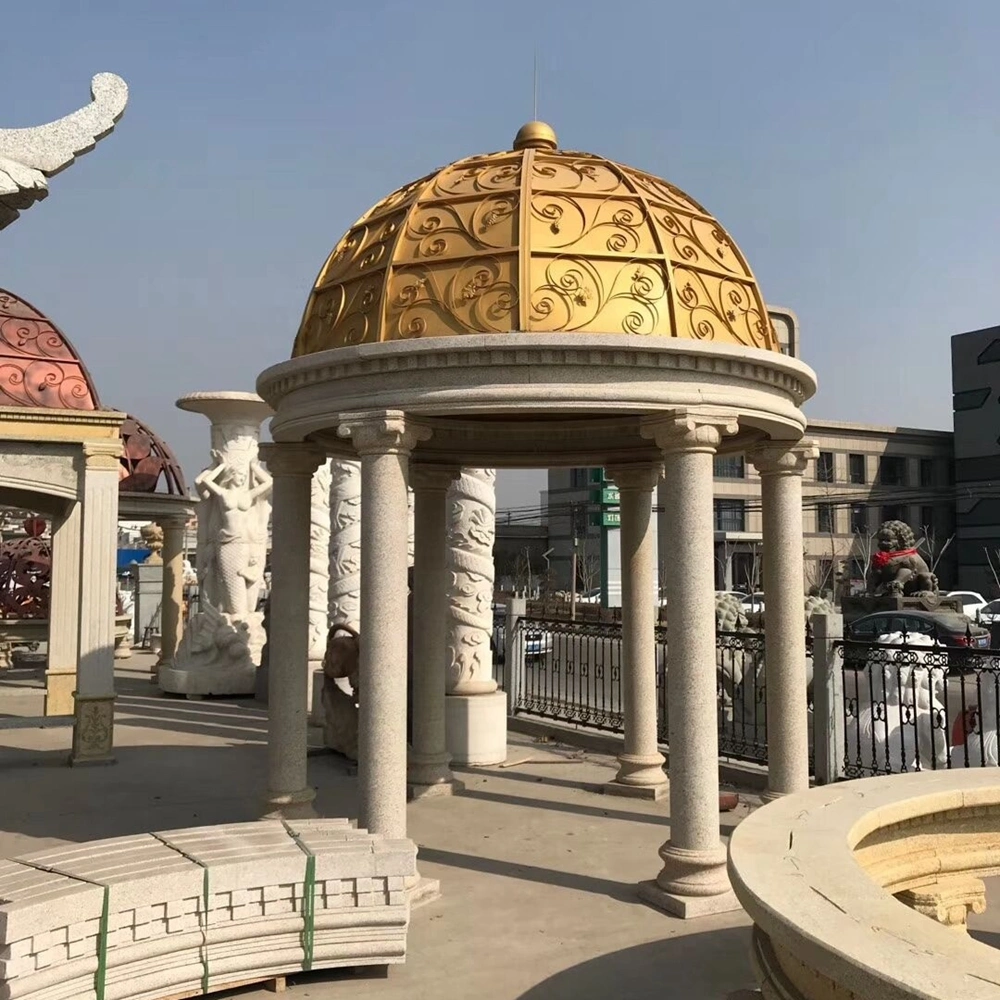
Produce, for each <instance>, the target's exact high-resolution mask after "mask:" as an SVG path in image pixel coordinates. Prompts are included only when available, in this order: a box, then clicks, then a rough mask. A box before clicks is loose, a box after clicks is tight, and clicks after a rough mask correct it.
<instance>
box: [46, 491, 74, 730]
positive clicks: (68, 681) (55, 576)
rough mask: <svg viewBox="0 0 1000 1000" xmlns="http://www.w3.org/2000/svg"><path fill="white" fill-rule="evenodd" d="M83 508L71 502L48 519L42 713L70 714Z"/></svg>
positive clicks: (71, 708) (71, 711) (71, 707)
mask: <svg viewBox="0 0 1000 1000" xmlns="http://www.w3.org/2000/svg"><path fill="white" fill-rule="evenodd" d="M82 515H83V508H82V506H81V504H80V503H78V502H77V501H75V500H74V501H72V502H71V503H70V504H69V506H68V507H67V509H66V511H65V512H64V513H63V514H62V515H61V516H60V517H57V518H54V519H53V521H52V582H51V584H50V585H49V655H48V666H47V668H46V670H45V714H46V715H72V714H73V691H74V690H75V689H76V665H77V661H78V660H79V658H80V652H79V651H80V624H79V621H78V616H79V613H80V544H81V538H80V534H81V531H82V528H83V516H82Z"/></svg>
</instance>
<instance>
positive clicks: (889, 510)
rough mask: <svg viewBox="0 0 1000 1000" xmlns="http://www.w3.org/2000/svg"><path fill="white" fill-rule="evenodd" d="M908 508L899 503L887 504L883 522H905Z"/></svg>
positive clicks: (883, 510)
mask: <svg viewBox="0 0 1000 1000" xmlns="http://www.w3.org/2000/svg"><path fill="white" fill-rule="evenodd" d="M905 520H906V508H905V507H904V506H903V505H902V504H899V503H890V504H886V505H885V506H884V507H883V508H882V521H883V523H884V522H885V521H905Z"/></svg>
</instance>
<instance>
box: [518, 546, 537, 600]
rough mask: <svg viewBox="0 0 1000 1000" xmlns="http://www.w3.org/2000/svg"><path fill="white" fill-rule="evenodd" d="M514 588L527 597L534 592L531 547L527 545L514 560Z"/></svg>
mask: <svg viewBox="0 0 1000 1000" xmlns="http://www.w3.org/2000/svg"><path fill="white" fill-rule="evenodd" d="M513 577H514V588H515V590H517V592H518V593H523V594H525V595H527V596H528V597H531V596H532V595H533V594H534V586H533V584H534V575H533V573H532V570H531V549H530V548H528V546H527V545H525V547H524V548H523V549H521V551H520V552H518V554H517V557H516V558H515V560H514V573H513Z"/></svg>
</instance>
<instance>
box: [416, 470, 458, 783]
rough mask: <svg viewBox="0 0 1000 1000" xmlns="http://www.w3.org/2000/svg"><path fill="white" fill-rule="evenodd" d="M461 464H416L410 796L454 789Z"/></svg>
mask: <svg viewBox="0 0 1000 1000" xmlns="http://www.w3.org/2000/svg"><path fill="white" fill-rule="evenodd" d="M457 476H458V469H447V468H444V469H441V468H429V467H427V466H420V465H418V466H416V467H415V468H414V469H413V471H412V475H411V478H412V482H413V492H414V496H415V518H414V522H415V523H414V535H415V546H414V572H413V577H414V580H415V584H414V594H413V602H414V607H413V749H412V751H411V752H410V761H409V783H410V796H411V797H412V798H416V797H419V796H423V795H450V794H451V792H452V790H453V788H454V782H453V775H452V772H451V768H450V767H449V766H448V762H449V761H450V760H451V755H450V754H449V753H448V748H447V739H446V731H445V684H446V678H447V662H448V644H447V629H448V621H447V616H448V587H447V578H446V575H445V556H446V545H447V509H448V505H447V497H448V488H449V486H450V485H451V484H452V482H453V481H454V480H455V479H456V478H457Z"/></svg>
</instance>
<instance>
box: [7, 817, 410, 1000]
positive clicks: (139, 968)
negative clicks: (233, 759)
mask: <svg viewBox="0 0 1000 1000" xmlns="http://www.w3.org/2000/svg"><path fill="white" fill-rule="evenodd" d="M415 873H416V848H415V846H414V844H413V842H412V841H410V840H391V839H387V838H385V837H381V836H377V835H374V834H369V833H367V832H366V831H364V830H358V829H355V828H353V827H352V826H350V824H349V822H348V821H347V820H344V819H312V820H297V821H286V822H282V821H274V820H263V821H258V822H255V823H238V824H232V825H224V826H210V827H196V828H192V829H188V830H174V831H169V832H166V833H148V834H138V835H136V836H130V837H119V838H116V839H113V840H101V841H94V842H91V843H83V844H72V845H67V846H62V847H56V848H50V849H49V850H46V851H41V852H38V853H34V854H29V855H25V856H23V857H19V858H14V859H11V860H8V861H0V1000H70V998H73V1000H76V998H80V1000H161V998H163V1000H166V998H170V1000H174V998H180V997H188V996H199V995H202V994H203V993H208V992H215V991H218V990H223V989H227V988H229V987H231V986H235V985H243V984H248V983H253V982H259V981H263V980H267V979H273V978H280V977H282V976H284V975H287V974H289V973H292V972H297V971H300V970H309V969H329V968H336V967H356V966H366V965H378V966H385V965H390V964H396V963H400V962H402V961H403V960H404V958H405V955H406V933H407V928H408V925H409V903H408V900H407V897H406V894H405V889H404V883H405V880H406V879H407V878H412V876H413V875H414V874H415Z"/></svg>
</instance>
